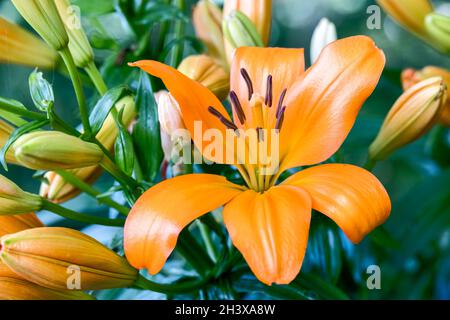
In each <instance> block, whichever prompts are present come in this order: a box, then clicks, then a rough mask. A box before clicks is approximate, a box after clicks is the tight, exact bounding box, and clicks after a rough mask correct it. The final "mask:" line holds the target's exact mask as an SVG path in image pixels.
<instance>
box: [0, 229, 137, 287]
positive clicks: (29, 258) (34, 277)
mask: <svg viewBox="0 0 450 320" xmlns="http://www.w3.org/2000/svg"><path fill="white" fill-rule="evenodd" d="M0 245H1V246H0V258H1V260H2V261H3V263H5V264H6V265H7V266H8V267H9V268H10V269H12V270H13V271H14V272H15V273H17V274H18V275H20V276H22V277H23V278H25V279H27V280H28V281H31V282H33V283H36V284H38V285H40V286H43V287H46V288H50V289H56V290H65V289H68V288H74V287H75V289H76V290H103V289H111V288H122V287H129V286H131V285H133V283H134V282H135V281H136V279H137V277H138V271H137V270H136V269H134V268H133V267H131V266H130V265H129V263H128V262H127V260H126V259H125V258H123V257H121V256H119V255H118V254H116V253H115V252H114V251H112V250H110V249H108V248H107V247H105V246H104V245H102V244H101V243H100V242H98V241H97V240H95V239H93V238H91V237H89V236H87V235H85V234H83V233H81V232H79V231H76V230H72V229H67V228H36V229H29V230H25V231H22V232H19V233H15V234H10V235H6V236H3V237H2V238H1V239H0Z"/></svg>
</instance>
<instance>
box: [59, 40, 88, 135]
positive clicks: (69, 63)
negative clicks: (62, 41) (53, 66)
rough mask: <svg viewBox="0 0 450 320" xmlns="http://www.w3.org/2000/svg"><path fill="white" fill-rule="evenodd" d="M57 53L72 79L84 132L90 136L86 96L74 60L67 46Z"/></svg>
mask: <svg viewBox="0 0 450 320" xmlns="http://www.w3.org/2000/svg"><path fill="white" fill-rule="evenodd" d="M59 53H60V55H61V57H62V58H63V60H64V63H65V64H66V67H67V70H68V71H69V75H70V78H71V79H72V84H73V88H74V90H75V95H76V97H77V101H78V107H79V109H80V117H81V122H82V123H83V129H84V132H85V134H87V135H88V136H91V134H92V130H91V125H90V123H89V113H88V109H87V105H86V98H85V96H84V92H83V85H82V83H81V79H80V75H79V74H78V70H77V67H76V65H75V62H74V61H73V57H72V54H71V53H70V51H69V48H67V47H66V48H65V49H63V50H61V51H60V52H59Z"/></svg>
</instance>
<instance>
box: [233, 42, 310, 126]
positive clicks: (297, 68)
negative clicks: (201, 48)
mask: <svg viewBox="0 0 450 320" xmlns="http://www.w3.org/2000/svg"><path fill="white" fill-rule="evenodd" d="M242 68H243V69H245V70H246V71H247V73H248V74H249V76H250V79H251V80H252V84H253V89H254V93H256V94H259V95H261V96H262V97H263V98H265V96H266V91H267V77H268V76H269V75H272V83H273V106H272V108H271V111H272V115H274V114H275V113H276V109H277V104H278V101H279V100H280V96H281V93H282V92H283V90H284V89H286V88H289V87H290V86H291V85H292V84H293V83H294V82H295V81H296V80H297V79H298V78H299V77H300V76H301V75H302V74H303V73H304V72H305V57H304V50H303V49H284V48H256V47H242V48H238V49H236V51H235V54H234V57H233V63H232V67H231V90H233V91H235V92H236V94H237V95H238V97H239V100H240V102H241V104H242V107H243V109H244V112H245V114H246V116H247V118H250V119H251V115H252V111H251V109H250V108H251V106H250V104H249V93H248V87H247V84H246V82H245V81H244V79H243V77H242V75H241V69H242ZM234 117H235V123H236V124H240V122H239V121H238V119H237V116H236V115H234ZM250 121H251V120H250Z"/></svg>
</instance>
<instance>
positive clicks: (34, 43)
mask: <svg viewBox="0 0 450 320" xmlns="http://www.w3.org/2000/svg"><path fill="white" fill-rule="evenodd" d="M57 61H58V54H57V53H56V51H55V50H53V49H52V48H50V47H49V46H48V45H47V44H46V43H45V42H43V41H42V40H40V39H39V38H37V37H35V36H34V35H32V34H31V33H29V32H28V31H26V30H24V29H23V28H21V27H20V26H18V25H16V24H14V23H11V22H9V21H8V20H6V19H3V18H1V17H0V62H2V63H11V64H20V65H26V66H30V67H38V68H41V69H52V68H53V67H54V66H55V64H56V62H57Z"/></svg>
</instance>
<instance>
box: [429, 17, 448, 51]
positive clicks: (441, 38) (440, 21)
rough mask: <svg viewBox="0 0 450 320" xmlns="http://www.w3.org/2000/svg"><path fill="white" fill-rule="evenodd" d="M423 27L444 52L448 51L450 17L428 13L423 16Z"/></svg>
mask: <svg viewBox="0 0 450 320" xmlns="http://www.w3.org/2000/svg"><path fill="white" fill-rule="evenodd" d="M425 27H426V30H427V31H428V33H429V35H430V37H431V38H432V39H433V40H434V42H436V43H437V44H438V45H439V47H440V48H441V49H442V50H443V51H444V52H447V53H450V17H447V16H444V15H441V14H438V13H430V14H429V15H427V16H426V18H425Z"/></svg>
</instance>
